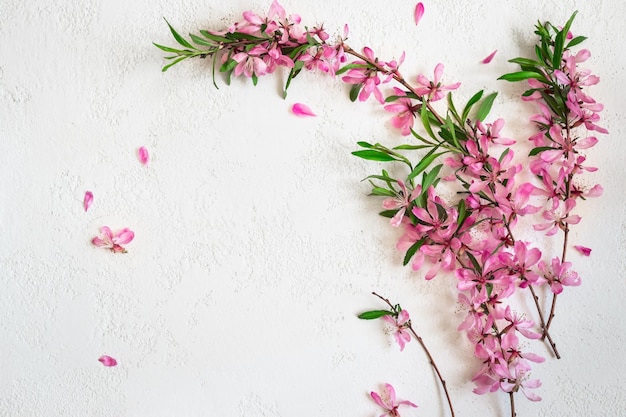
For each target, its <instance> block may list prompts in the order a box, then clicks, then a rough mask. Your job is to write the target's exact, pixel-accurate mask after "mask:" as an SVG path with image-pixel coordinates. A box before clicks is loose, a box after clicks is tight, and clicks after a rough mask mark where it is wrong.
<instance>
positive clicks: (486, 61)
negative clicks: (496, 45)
mask: <svg viewBox="0 0 626 417" xmlns="http://www.w3.org/2000/svg"><path fill="white" fill-rule="evenodd" d="M496 52H498V50H497V49H496V50H495V51H493V52H492V53H490V54H489V55H487V57H486V58H485V59H483V60H482V61H480V62H482V63H483V64H488V63H490V62H491V60H492V59H493V57H494V56H496Z"/></svg>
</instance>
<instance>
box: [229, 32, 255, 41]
mask: <svg viewBox="0 0 626 417" xmlns="http://www.w3.org/2000/svg"><path fill="white" fill-rule="evenodd" d="M226 38H227V39H229V40H238V41H240V40H247V41H259V40H263V38H258V37H256V36H252V35H249V34H247V33H241V32H232V33H227V34H226Z"/></svg>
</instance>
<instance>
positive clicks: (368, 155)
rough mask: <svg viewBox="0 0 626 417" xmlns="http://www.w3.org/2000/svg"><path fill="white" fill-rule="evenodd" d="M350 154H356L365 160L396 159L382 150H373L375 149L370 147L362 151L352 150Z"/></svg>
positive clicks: (382, 160)
mask: <svg viewBox="0 0 626 417" xmlns="http://www.w3.org/2000/svg"><path fill="white" fill-rule="evenodd" d="M352 155H354V156H358V157H359V158H363V159H367V160H370V161H379V162H390V161H395V160H396V159H395V158H394V157H393V156H391V155H388V154H386V153H384V152H380V151H375V150H372V149H367V150H364V151H354V152H352Z"/></svg>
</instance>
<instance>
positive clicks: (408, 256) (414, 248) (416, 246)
mask: <svg viewBox="0 0 626 417" xmlns="http://www.w3.org/2000/svg"><path fill="white" fill-rule="evenodd" d="M426 239H427V238H426V237H423V238H421V239H420V240H418V241H417V242H415V243H414V244H412V245H411V247H410V248H409V249H408V250H407V251H406V253H405V254H404V260H403V261H402V265H404V266H406V265H407V264H408V263H409V261H410V260H411V258H412V257H413V255H415V253H416V252H417V251H418V250H419V248H421V247H422V245H424V242H426Z"/></svg>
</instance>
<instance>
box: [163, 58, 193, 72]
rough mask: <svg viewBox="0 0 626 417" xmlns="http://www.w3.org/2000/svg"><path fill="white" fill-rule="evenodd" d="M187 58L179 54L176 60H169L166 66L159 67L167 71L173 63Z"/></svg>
mask: <svg viewBox="0 0 626 417" xmlns="http://www.w3.org/2000/svg"><path fill="white" fill-rule="evenodd" d="M187 58H188V57H187V56H181V57H180V58H178V59H177V60H175V61H172V62H170V63H169V64H167V65H166V66H164V67H163V68H162V69H161V71H163V72H165V71H167V70H168V69H169V68H170V67H172V66H174V65H176V64H178V63H179V62H180V61H182V60H183V59H187Z"/></svg>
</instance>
